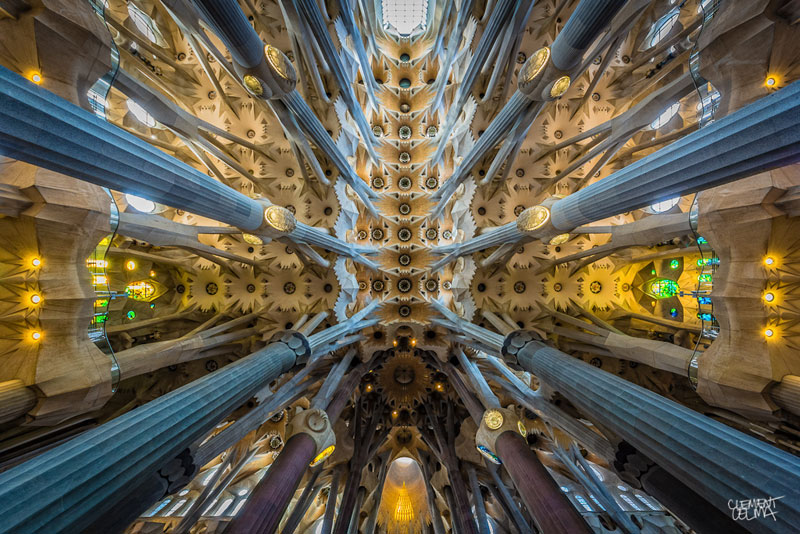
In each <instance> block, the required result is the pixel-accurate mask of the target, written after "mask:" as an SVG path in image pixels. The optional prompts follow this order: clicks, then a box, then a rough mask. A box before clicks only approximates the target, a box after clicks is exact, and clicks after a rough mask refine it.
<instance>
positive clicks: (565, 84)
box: [550, 76, 572, 98]
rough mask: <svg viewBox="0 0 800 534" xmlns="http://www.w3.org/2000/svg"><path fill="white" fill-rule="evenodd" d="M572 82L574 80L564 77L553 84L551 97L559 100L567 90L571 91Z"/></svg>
mask: <svg viewBox="0 0 800 534" xmlns="http://www.w3.org/2000/svg"><path fill="white" fill-rule="evenodd" d="M571 81H572V80H570V78H569V76H562V77H561V78H559V79H557V80H556V81H555V82H554V83H553V87H551V88H550V97H551V98H558V97H560V96H562V95H563V94H564V93H566V92H567V89H569V84H570V83H571Z"/></svg>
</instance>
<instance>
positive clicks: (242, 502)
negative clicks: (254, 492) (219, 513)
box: [230, 499, 247, 515]
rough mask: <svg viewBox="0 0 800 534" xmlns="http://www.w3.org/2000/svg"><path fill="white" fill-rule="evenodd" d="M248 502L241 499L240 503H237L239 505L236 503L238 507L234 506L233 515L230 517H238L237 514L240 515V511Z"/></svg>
mask: <svg viewBox="0 0 800 534" xmlns="http://www.w3.org/2000/svg"><path fill="white" fill-rule="evenodd" d="M246 502H247V499H239V502H237V503H236V506H234V507H233V510H231V513H230V515H236V514H238V513H239V510H241V509H242V506H244V503H246Z"/></svg>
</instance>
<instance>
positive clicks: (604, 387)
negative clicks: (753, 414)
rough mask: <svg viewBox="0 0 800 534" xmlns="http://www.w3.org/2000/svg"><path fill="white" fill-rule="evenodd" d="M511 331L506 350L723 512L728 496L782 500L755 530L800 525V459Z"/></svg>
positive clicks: (530, 336)
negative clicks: (799, 492) (799, 488)
mask: <svg viewBox="0 0 800 534" xmlns="http://www.w3.org/2000/svg"><path fill="white" fill-rule="evenodd" d="M533 336H534V334H530V333H527V332H522V331H517V332H512V333H511V334H509V335H508V336H507V338H506V340H505V342H504V345H503V352H504V353H505V354H506V355H507V356H509V357H516V359H517V361H518V363H519V364H520V365H521V366H522V367H523V368H524V369H525V370H526V371H529V372H531V373H534V374H535V375H536V376H537V377H538V379H539V380H540V381H541V382H542V383H544V384H547V385H548V386H549V387H551V388H552V389H554V390H556V391H558V392H560V393H561V394H562V395H564V396H565V397H566V398H567V399H569V400H570V402H572V403H573V404H574V405H575V406H576V407H578V409H580V410H581V411H582V412H583V413H584V414H585V415H586V417H588V418H589V419H592V420H594V421H596V422H597V423H598V424H599V425H601V426H602V427H603V428H607V429H608V430H609V431H611V432H613V433H614V434H616V435H618V436H620V437H622V438H623V439H625V440H626V441H627V442H628V443H630V444H631V445H632V446H633V447H634V448H635V449H636V450H637V451H640V452H641V453H642V454H644V455H646V456H647V457H648V458H650V459H651V460H652V461H653V462H655V463H656V464H657V465H658V466H660V467H662V468H663V469H664V470H665V471H666V472H668V473H669V474H671V475H673V476H674V477H675V478H676V479H678V480H680V481H681V482H682V483H683V484H685V485H686V486H687V487H689V488H691V489H692V490H693V491H695V492H696V493H697V494H698V495H699V496H701V497H702V498H703V499H705V500H706V501H708V502H709V503H711V505H713V506H714V507H715V508H717V509H718V510H720V511H721V512H723V513H730V510H729V508H728V502H729V500H737V499H752V498H769V497H776V498H777V497H782V496H785V497H786V498H784V499H781V500H779V501H778V504H777V505H776V506H777V510H778V514H776V516H775V518H774V520H773V518H759V519H756V520H753V521H749V522H747V524H745V525H744V526H745V528H747V529H748V530H750V531H751V532H758V533H759V534H761V533H775V534H778V533H781V532H791V531H792V530H794V529H795V528H796V526H797V525H798V524H800V503H798V501H797V499H796V498H791V497H790V496H796V495H797V481H798V480H800V460H798V459H797V458H796V457H794V456H792V455H791V454H789V453H786V452H784V451H782V450H779V449H777V448H775V447H772V446H770V445H768V444H766V443H764V442H761V441H759V440H757V439H755V438H752V437H750V436H747V435H745V434H743V433H741V432H739V431H737V430H734V429H733V428H731V427H728V426H726V425H724V424H722V423H719V422H717V421H714V420H712V419H710V418H708V417H705V416H704V415H701V414H699V413H697V412H694V411H692V410H690V409H688V408H685V407H683V406H681V405H679V404H677V403H675V402H672V401H670V400H668V399H665V398H664V397H661V396H660V395H658V394H656V393H653V392H652V391H649V390H647V389H644V388H642V387H640V386H637V385H635V384H632V383H630V382H628V381H626V380H624V379H622V378H620V377H618V376H616V375H613V374H611V373H607V372H604V371H601V370H599V369H597V368H595V367H593V366H591V365H589V364H587V363H585V362H583V361H581V360H579V359H577V358H574V357H572V356H569V355H567V354H564V353H563V352H560V351H558V350H555V349H553V348H550V347H548V346H546V345H545V344H544V343H541V342H539V341H534V339H533Z"/></svg>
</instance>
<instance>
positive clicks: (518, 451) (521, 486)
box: [496, 432, 591, 534]
mask: <svg viewBox="0 0 800 534" xmlns="http://www.w3.org/2000/svg"><path fill="white" fill-rule="evenodd" d="M496 444H497V455H498V456H499V457H500V459H501V460H502V461H503V465H504V466H505V468H506V471H508V474H509V475H510V476H511V480H512V481H513V482H514V485H515V486H516V487H517V491H519V494H520V496H521V497H522V501H523V502H524V503H525V506H526V507H527V508H528V511H529V512H530V513H531V515H532V516H533V517H534V518H535V519H536V522H537V523H538V524H539V529H540V530H541V531H542V532H547V533H548V534H557V533H563V534H576V533H586V534H589V533H590V532H591V530H590V529H589V527H588V526H587V525H586V522H585V521H584V520H583V518H582V517H581V515H580V514H579V513H578V511H577V510H576V509H575V507H574V506H573V505H572V503H570V502H569V499H567V498H566V496H565V495H564V493H563V492H562V491H561V489H560V488H559V487H558V484H556V482H555V480H553V477H551V476H550V473H548V472H547V469H546V468H545V467H544V465H542V463H541V462H540V461H539V459H538V458H537V457H536V453H535V452H534V451H532V450H531V449H530V447H528V444H527V443H526V442H525V438H523V437H522V436H521V435H519V434H517V433H515V432H503V433H502V434H500V436H499V437H498V438H497V442H496Z"/></svg>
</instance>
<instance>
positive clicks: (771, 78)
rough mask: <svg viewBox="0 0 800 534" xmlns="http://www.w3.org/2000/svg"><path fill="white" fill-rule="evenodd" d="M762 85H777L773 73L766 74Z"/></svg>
mask: <svg viewBox="0 0 800 534" xmlns="http://www.w3.org/2000/svg"><path fill="white" fill-rule="evenodd" d="M764 85H766V86H767V87H775V86H776V85H778V77H777V76H775V75H774V74H770V75H769V76H767V79H766V80H764Z"/></svg>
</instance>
